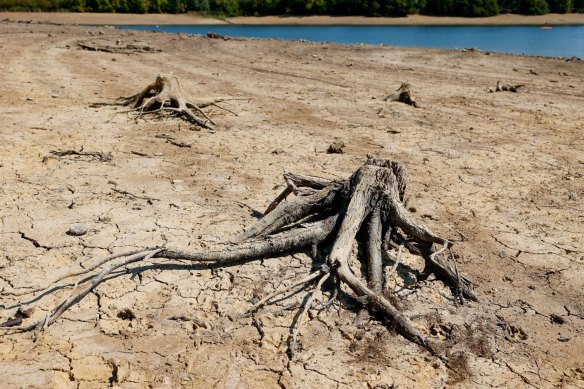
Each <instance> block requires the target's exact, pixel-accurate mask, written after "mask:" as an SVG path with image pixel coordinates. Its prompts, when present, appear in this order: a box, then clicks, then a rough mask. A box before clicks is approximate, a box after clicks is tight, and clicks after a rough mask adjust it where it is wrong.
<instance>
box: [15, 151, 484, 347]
mask: <svg viewBox="0 0 584 389" xmlns="http://www.w3.org/2000/svg"><path fill="white" fill-rule="evenodd" d="M284 178H285V180H286V182H287V183H288V186H287V187H286V189H285V190H284V191H283V192H282V193H281V194H280V195H279V196H277V198H276V199H275V200H274V202H272V204H270V206H269V207H268V209H267V211H266V213H265V215H264V216H263V218H262V219H260V220H259V221H258V222H257V223H255V224H254V225H252V226H250V227H249V228H248V229H246V230H245V231H243V232H242V233H241V234H240V235H239V236H237V237H236V238H234V239H233V240H232V241H231V242H229V243H225V244H222V245H220V246H219V247H217V248H216V249H213V250H208V249H198V250H187V251H185V250H181V249H176V248H171V247H160V248H154V249H149V250H144V251H134V252H130V253H123V254H117V255H113V256H110V257H108V258H105V259H104V260H102V261H100V262H99V263H98V264H97V265H95V266H93V267H91V268H88V269H86V270H83V271H80V272H76V273H68V274H65V275H63V276H62V277H59V278H58V279H56V280H53V281H52V282H50V283H49V285H47V286H46V287H42V288H36V289H34V290H28V291H27V292H26V293H27V294H30V293H36V292H40V291H43V290H46V289H49V288H51V290H52V291H54V290H57V288H56V285H57V283H59V282H60V281H62V280H64V279H66V278H69V277H73V276H81V278H80V281H78V282H77V283H75V288H74V290H73V291H71V293H70V294H69V296H68V297H67V298H66V299H65V300H64V301H63V302H62V303H61V304H60V305H59V306H57V307H56V308H54V309H53V310H52V311H49V313H48V314H47V316H46V317H45V318H44V319H43V320H40V321H38V322H36V323H32V324H30V325H27V326H21V327H13V329H14V330H32V329H35V328H36V329H38V330H41V329H44V328H46V327H47V326H49V325H50V324H51V323H53V322H54V321H55V320H57V319H58V318H59V316H60V315H61V314H62V313H63V312H65V311H66V310H67V309H68V308H69V307H71V306H72V305H73V304H76V303H77V302H78V301H80V300H81V299H82V298H83V297H85V296H86V295H87V294H88V293H89V292H90V291H91V290H92V289H93V288H95V287H96V286H97V285H99V284H100V283H101V282H102V281H104V279H105V278H106V277H107V276H108V275H109V274H110V273H112V272H113V271H115V270H116V269H118V268H120V267H123V266H127V265H129V264H132V263H135V262H140V261H145V260H153V259H155V258H158V259H159V260H164V261H173V260H177V261H185V260H186V261H193V262H199V263H200V262H211V263H216V264H226V263H229V262H235V261H241V260H252V259H258V258H266V257H271V256H275V255H278V254H281V253H285V252H287V251H290V250H294V249H300V248H305V247H306V248H308V247H312V249H313V252H316V251H317V250H318V249H319V248H320V249H322V248H323V247H327V246H328V247H329V248H330V254H329V255H328V256H326V262H324V263H322V264H321V265H320V267H318V270H317V271H316V272H314V273H312V274H310V275H309V276H308V277H306V278H304V279H302V280H300V281H298V282H296V283H295V284H294V285H296V286H298V285H304V284H305V283H308V282H315V281H316V280H318V284H317V288H316V289H314V291H316V290H318V289H320V287H321V286H322V285H323V283H324V281H325V280H326V279H328V278H329V277H331V276H332V277H333V278H334V279H335V280H336V283H335V284H338V283H344V284H346V285H347V286H348V287H349V288H350V289H351V290H352V291H353V293H354V297H355V298H356V299H357V301H359V302H361V303H362V304H364V305H365V306H366V307H368V308H369V309H370V310H372V311H375V312H377V313H378V316H379V315H381V316H382V317H385V318H387V319H388V320H389V321H390V322H391V323H392V324H393V325H394V326H395V327H396V328H397V329H398V331H399V332H400V333H401V334H402V335H403V336H405V337H406V338H407V339H409V340H411V341H413V342H415V343H417V344H419V345H421V346H423V347H425V348H426V349H428V350H430V351H431V352H432V353H433V354H434V353H435V352H434V349H433V348H432V346H431V345H430V343H429V342H428V341H427V339H426V338H425V337H424V336H423V335H422V334H421V333H420V332H419V331H418V330H417V329H416V328H415V326H414V325H412V322H411V321H410V320H409V319H408V318H407V317H406V316H405V315H404V314H403V313H401V312H399V311H398V309H397V308H396V307H395V306H394V304H392V303H391V302H390V300H389V299H388V298H387V297H386V296H385V295H384V294H383V293H382V289H383V288H382V284H383V279H382V274H383V268H382V266H383V262H382V260H381V259H382V250H383V249H384V248H389V247H393V248H394V249H395V250H396V252H397V255H396V258H394V262H395V263H394V266H393V268H392V271H394V270H395V268H396V267H397V265H398V264H399V261H400V256H401V253H402V250H404V249H405V250H409V251H410V252H411V253H413V254H415V255H419V256H421V257H423V258H424V260H425V263H426V267H425V269H424V272H423V273H422V274H421V276H422V277H423V276H427V275H428V274H430V273H434V274H435V275H436V277H437V278H439V279H442V280H443V281H444V282H445V283H446V284H448V285H449V286H451V287H452V289H453V291H454V292H455V293H456V294H457V295H458V297H460V298H461V301H462V298H463V296H464V297H466V298H468V299H471V300H475V301H476V300H477V296H476V295H475V293H474V291H473V290H472V288H471V286H470V283H469V282H468V280H466V279H465V278H463V277H462V276H460V275H459V274H458V270H457V268H456V266H455V269H454V270H452V269H451V268H450V267H449V266H448V265H447V255H445V254H446V253H450V247H451V245H452V242H450V241H449V240H447V239H445V238H443V237H440V236H438V235H437V234H435V233H434V232H432V231H431V230H430V229H428V228H427V227H426V226H424V225H423V224H422V223H420V222H419V221H418V220H416V219H415V218H414V217H413V215H412V214H411V213H410V212H409V211H408V209H407V207H406V206H405V201H404V195H405V190H406V176H405V170H404V168H403V167H402V166H401V165H400V164H399V163H397V162H395V161H390V160H385V159H380V158H377V157H374V156H369V157H368V158H367V161H366V162H365V164H364V165H363V166H362V167H360V168H359V169H357V171H356V172H355V173H354V174H353V175H352V176H351V177H350V178H349V179H347V180H332V181H331V180H327V179H323V178H317V177H311V176H303V175H297V174H291V173H287V174H285V175H284ZM292 193H294V194H296V197H295V198H294V199H292V200H290V201H283V200H284V199H285V198H286V197H287V196H288V195H290V194H292ZM361 230H363V231H362V232H363V233H362V234H359V232H360V231H361ZM363 236H364V237H366V238H365V239H364V242H363V243H364V244H365V247H366V250H365V252H366V257H367V258H366V263H367V266H368V272H367V275H368V280H362V279H360V278H359V277H357V276H356V275H355V273H354V272H353V271H352V270H351V267H350V265H349V256H350V253H351V248H352V246H353V245H354V244H355V240H356V238H357V237H363ZM438 248H439V249H438ZM327 252H328V250H327ZM315 257H317V255H315ZM116 260H117V261H116ZM89 273H92V274H93V275H90V276H87V274H89ZM294 285H293V286H292V287H294ZM287 290H289V288H288V289H284V290H279V291H276V292H274V293H272V294H270V295H269V296H267V297H265V298H264V299H263V300H261V301H260V302H258V303H257V304H256V305H254V306H252V307H251V308H250V311H255V310H257V309H259V308H261V306H262V305H264V304H266V303H267V302H268V301H269V300H271V299H272V298H273V297H275V296H277V295H279V294H282V293H285V292H286V291H287ZM314 291H313V292H312V294H311V295H310V296H309V299H308V300H307V303H306V304H305V305H304V307H303V308H302V311H301V315H300V317H299V319H298V321H297V323H298V324H297V326H295V327H294V330H293V331H292V336H291V343H290V351H291V353H293V352H294V349H295V343H296V337H297V334H298V332H299V330H300V327H301V325H302V322H303V320H304V316H305V314H306V312H307V311H308V309H309V308H310V304H311V302H312V300H313V298H314ZM49 292H50V291H49ZM49 292H44V293H45V294H47V293H49ZM12 295H17V294H15V293H12ZM334 296H336V294H335V293H333V297H332V298H331V300H332V299H334Z"/></svg>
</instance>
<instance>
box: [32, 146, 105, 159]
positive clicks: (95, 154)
mask: <svg viewBox="0 0 584 389" xmlns="http://www.w3.org/2000/svg"><path fill="white" fill-rule="evenodd" d="M51 154H52V155H51V156H47V157H44V158H43V162H45V161H46V160H47V159H49V158H61V157H66V156H70V155H76V156H80V157H90V159H97V160H99V161H101V162H109V161H111V160H112V159H113V156H112V154H111V153H104V152H103V151H83V148H81V150H79V151H77V150H63V151H56V150H52V151H51Z"/></svg>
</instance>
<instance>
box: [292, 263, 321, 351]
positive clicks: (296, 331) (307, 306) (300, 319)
mask: <svg viewBox="0 0 584 389" xmlns="http://www.w3.org/2000/svg"><path fill="white" fill-rule="evenodd" d="M329 277H330V273H326V274H324V275H323V276H322V278H321V279H320V280H319V281H318V284H317V285H316V287H315V288H314V290H313V291H312V293H311V294H310V297H309V298H308V300H307V301H306V304H304V307H303V308H302V311H301V312H300V316H299V317H298V320H297V323H298V325H297V326H296V328H293V329H292V340H291V342H290V347H289V348H288V351H289V355H290V359H292V358H294V353H295V351H296V341H297V339H298V334H299V333H300V329H301V328H302V323H303V321H304V320H303V319H304V316H305V315H306V313H307V312H308V310H309V309H310V307H311V306H312V301H313V300H314V297H315V296H316V294H317V293H318V291H319V290H320V288H321V287H322V284H324V282H325V281H326V280H327V279H328V278H329Z"/></svg>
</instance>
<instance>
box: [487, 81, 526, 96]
mask: <svg viewBox="0 0 584 389" xmlns="http://www.w3.org/2000/svg"><path fill="white" fill-rule="evenodd" d="M524 86H525V84H518V85H512V84H506V83H505V84H504V83H502V82H501V81H497V86H496V87H495V92H514V93H515V92H518V91H519V89H520V88H523V87H524ZM491 91H492V90H491Z"/></svg>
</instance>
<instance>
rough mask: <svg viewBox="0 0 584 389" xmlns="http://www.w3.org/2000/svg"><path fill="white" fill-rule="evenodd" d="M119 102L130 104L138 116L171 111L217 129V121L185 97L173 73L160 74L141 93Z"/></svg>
mask: <svg viewBox="0 0 584 389" xmlns="http://www.w3.org/2000/svg"><path fill="white" fill-rule="evenodd" d="M214 103H215V102H214ZM117 104H119V105H128V106H129V107H130V109H131V110H132V111H135V112H138V116H137V118H140V117H142V116H143V115H146V114H153V113H160V112H170V113H173V114H177V115H179V116H182V117H183V118H184V119H185V120H187V121H189V122H191V123H194V124H197V125H199V126H201V127H204V128H208V129H210V130H214V129H215V127H214V126H215V124H216V123H215V122H214V121H213V120H212V119H211V118H209V117H208V116H207V114H205V112H203V110H202V109H201V107H199V106H197V105H195V104H193V103H191V102H189V101H188V99H186V98H185V97H184V94H183V91H182V88H181V86H180V83H179V81H178V77H176V76H175V75H172V74H159V75H158V76H157V77H156V81H154V83H152V84H150V85H148V86H147V87H146V88H144V89H143V90H142V91H141V92H140V93H137V94H135V95H132V96H129V97H122V98H120V99H118V100H117Z"/></svg>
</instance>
